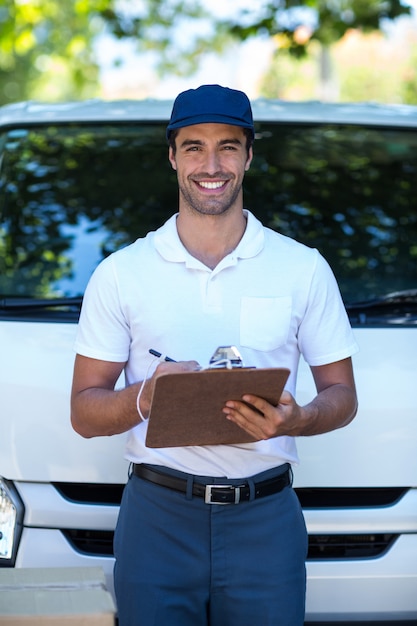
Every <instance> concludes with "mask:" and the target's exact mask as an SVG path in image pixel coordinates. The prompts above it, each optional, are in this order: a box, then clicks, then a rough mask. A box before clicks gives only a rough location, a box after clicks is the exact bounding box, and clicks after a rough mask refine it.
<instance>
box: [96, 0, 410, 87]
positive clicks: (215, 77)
mask: <svg viewBox="0 0 417 626" xmlns="http://www.w3.org/2000/svg"><path fill="white" fill-rule="evenodd" d="M207 1H210V10H211V11H212V12H213V13H215V14H217V15H219V16H226V15H227V14H228V13H230V11H231V3H230V2H229V3H227V2H225V1H224V0H207ZM407 1H408V4H410V5H411V6H413V7H414V16H413V18H412V19H414V20H415V23H416V28H417V20H416V16H417V0H407ZM250 5H251V0H234V2H233V5H232V9H233V11H236V9H237V7H238V6H241V7H243V6H250ZM252 6H253V2H252ZM405 19H407V18H400V20H405ZM400 20H397V23H398V22H400ZM97 53H98V57H99V63H100V67H101V84H102V94H101V95H102V96H103V97H104V98H145V97H154V98H166V99H172V98H175V96H176V95H177V94H178V93H179V92H180V91H182V90H184V89H189V88H193V87H197V86H198V85H201V84H211V83H217V84H221V85H225V86H228V87H232V88H234V89H242V90H243V91H245V92H246V93H247V94H248V96H249V97H250V98H256V97H257V96H258V95H259V83H260V80H261V77H262V75H263V74H264V73H265V71H266V70H267V68H268V65H269V63H270V60H271V56H272V53H273V45H272V42H271V41H270V40H267V39H252V40H249V41H247V42H246V43H244V44H239V45H238V44H236V46H234V47H233V48H231V49H229V50H228V51H227V52H226V53H225V54H223V55H222V57H218V56H216V55H213V54H209V55H207V57H206V58H205V59H204V60H203V62H202V63H201V66H200V70H199V71H198V72H197V73H196V74H195V75H193V76H191V77H188V78H179V77H175V76H172V77H163V78H159V77H158V76H157V75H156V74H155V72H154V71H153V67H152V57H151V56H150V55H145V54H138V53H137V52H136V51H135V47H134V44H133V43H131V42H115V41H113V40H111V39H110V38H109V37H103V38H102V40H101V41H100V43H99V44H98V47H97ZM116 58H121V59H122V60H123V64H122V65H121V66H119V67H114V60H115V59H116Z"/></svg>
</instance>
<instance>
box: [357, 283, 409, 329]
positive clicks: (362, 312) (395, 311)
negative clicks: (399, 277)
mask: <svg viewBox="0 0 417 626" xmlns="http://www.w3.org/2000/svg"><path fill="white" fill-rule="evenodd" d="M346 310H347V312H348V314H349V316H350V318H351V320H353V321H357V322H358V323H359V324H367V323H368V324H369V323H372V321H376V320H385V321H386V322H390V323H394V324H401V323H407V322H411V321H413V322H414V323H416V321H417V289H404V290H403V291H394V292H392V293H387V294H385V295H382V296H379V297H378V298H373V299H372V300H363V301H361V302H351V303H349V304H347V305H346Z"/></svg>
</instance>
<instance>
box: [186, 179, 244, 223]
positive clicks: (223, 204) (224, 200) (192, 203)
mask: <svg viewBox="0 0 417 626" xmlns="http://www.w3.org/2000/svg"><path fill="white" fill-rule="evenodd" d="M190 184H191V185H194V182H193V181H191V182H190ZM241 189H242V186H241V185H238V186H236V187H235V188H234V189H233V190H232V192H231V194H230V195H229V194H226V196H223V195H222V196H221V197H216V196H214V195H213V196H210V197H207V198H201V197H198V193H197V190H196V193H195V194H194V193H192V192H191V191H190V190H189V189H188V188H186V187H185V186H184V185H180V184H179V192H180V197H181V200H182V203H183V205H185V206H187V207H188V208H189V209H190V210H191V211H193V212H196V213H199V214H200V215H223V214H224V213H227V211H229V209H230V208H231V207H232V206H233V205H234V204H235V203H236V200H237V199H238V197H239V194H240V191H241Z"/></svg>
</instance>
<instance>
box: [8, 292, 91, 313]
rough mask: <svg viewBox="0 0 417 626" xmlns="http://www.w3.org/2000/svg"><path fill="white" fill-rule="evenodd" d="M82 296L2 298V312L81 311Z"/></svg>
mask: <svg viewBox="0 0 417 626" xmlns="http://www.w3.org/2000/svg"><path fill="white" fill-rule="evenodd" d="M82 300H83V299H82V296H75V297H73V298H24V297H23V298H19V297H14V296H6V297H3V298H2V297H0V311H9V312H13V313H17V312H19V311H22V312H23V311H39V310H46V309H65V310H66V311H68V310H76V311H79V310H80V308H81V303H82Z"/></svg>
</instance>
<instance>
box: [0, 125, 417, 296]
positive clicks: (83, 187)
mask: <svg viewBox="0 0 417 626" xmlns="http://www.w3.org/2000/svg"><path fill="white" fill-rule="evenodd" d="M254 154H255V156H254V160H253V162H252V165H251V169H250V171H249V172H248V173H247V175H246V179H245V182H244V200H245V206H246V207H247V208H248V209H249V210H251V211H252V212H253V213H254V214H255V215H256V216H257V217H258V218H259V219H261V221H262V222H263V223H264V224H265V225H267V226H269V227H271V228H273V229H275V230H278V231H280V232H282V233H283V234H284V235H288V236H290V237H293V238H295V239H297V240H298V241H301V242H303V243H305V244H307V245H308V246H313V247H316V248H318V249H319V250H320V252H321V253H322V254H323V255H324V256H325V258H326V259H327V260H328V262H329V263H330V265H331V267H332V269H333V271H334V273H335V275H336V278H337V280H338V282H339V285H340V288H341V291H342V295H343V298H344V300H345V302H346V303H347V304H349V303H352V302H357V301H369V300H373V299H377V298H380V297H381V296H382V295H386V294H388V293H392V292H399V291H404V290H410V289H416V287H417V185H416V183H415V181H416V180H417V133H416V132H415V130H407V129H398V128H397V129H394V128H370V127H365V126H356V125H355V126H354V125H351V126H349V125H336V124H332V125H325V124H323V125H317V124H316V125H301V124H289V123H285V124H278V123H260V124H258V125H257V128H256V140H255V147H254ZM177 193H178V192H177V185H176V177H175V172H173V171H172V169H171V167H170V165H169V162H168V158H167V146H166V140H165V125H164V124H153V123H146V124H145V123H137V124H134V123H128V124H127V123H124V124H122V123H120V124H119V123H117V124H116V123H113V124H97V125H91V124H89V125H83V124H62V125H48V126H42V125H39V126H28V127H24V126H20V127H18V128H9V129H4V130H3V131H2V132H1V133H0V297H2V298H5V297H13V298H16V297H17V298H63V297H66V298H74V297H79V296H82V294H83V292H84V289H85V286H86V283H87V281H88V278H89V276H90V275H91V272H92V271H93V270H94V268H95V267H96V265H97V264H98V263H99V261H100V260H101V259H103V258H104V257H106V256H107V255H109V254H110V253H111V252H113V251H114V250H117V249H118V248H120V247H122V246H125V245H127V244H128V243H130V242H132V241H134V240H135V239H136V238H137V237H141V236H143V235H145V234H146V233H147V232H148V231H149V230H154V229H155V228H158V226H160V225H161V224H162V223H163V222H164V221H165V220H166V219H167V218H168V217H169V216H170V215H172V214H173V213H175V212H176V211H177V204H178V203H177Z"/></svg>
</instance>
